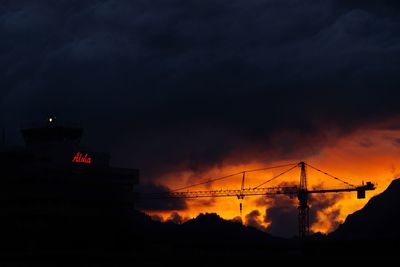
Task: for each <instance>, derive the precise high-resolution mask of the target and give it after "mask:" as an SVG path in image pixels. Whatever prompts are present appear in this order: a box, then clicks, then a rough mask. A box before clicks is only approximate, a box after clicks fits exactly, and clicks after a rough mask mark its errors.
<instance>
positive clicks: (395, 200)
mask: <svg viewBox="0 0 400 267" xmlns="http://www.w3.org/2000/svg"><path fill="white" fill-rule="evenodd" d="M399 205H400V179H396V180H393V181H392V183H391V184H390V185H389V187H388V188H387V189H386V190H385V191H384V192H383V193H381V194H379V195H377V196H374V197H373V198H371V199H370V200H369V201H368V203H367V204H366V205H365V207H364V208H362V209H361V210H358V211H356V212H354V213H353V214H351V215H349V216H348V217H347V218H346V220H345V222H344V223H343V224H342V225H340V226H339V227H338V229H337V230H336V231H335V232H333V233H332V234H330V237H331V238H334V239H346V240H357V239H370V240H379V239H381V240H400V209H399V208H398V207H399Z"/></svg>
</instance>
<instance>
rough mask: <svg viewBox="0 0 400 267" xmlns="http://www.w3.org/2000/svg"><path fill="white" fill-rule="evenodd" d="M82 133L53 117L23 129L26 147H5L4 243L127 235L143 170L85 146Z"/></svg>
mask: <svg viewBox="0 0 400 267" xmlns="http://www.w3.org/2000/svg"><path fill="white" fill-rule="evenodd" d="M82 133H83V130H82V129H81V128H79V127H63V126H59V125H57V123H56V122H55V121H54V120H52V119H49V121H48V124H47V125H45V126H44V127H32V128H27V129H23V130H22V135H23V138H24V141H25V147H24V148H21V149H14V150H8V151H7V150H6V151H2V152H1V153H0V167H1V169H0V172H1V181H0V226H1V228H2V229H1V230H0V231H1V232H3V233H2V236H6V239H4V238H3V241H0V242H1V243H2V244H3V245H4V243H3V242H6V244H5V245H6V246H8V245H10V246H13V244H14V246H17V247H24V248H25V247H29V248H31V249H32V248H34V247H36V246H45V247H52V246H54V245H55V244H56V246H65V245H67V246H70V247H79V246H83V247H85V244H84V243H85V242H86V243H87V242H92V243H96V242H98V241H99V240H103V241H104V242H111V243H113V242H112V241H110V240H112V239H115V242H119V240H120V237H121V236H124V235H127V231H129V229H130V223H131V216H132V213H133V209H134V201H135V193H134V185H135V184H137V183H138V182H139V171H138V170H137V169H124V168H115V167H111V166H110V165H109V158H110V157H109V154H108V153H98V152H93V151H88V150H83V149H81V147H80V145H79V143H80V139H81V136H82ZM5 240H6V241H5ZM96 240H97V241H96ZM93 241H94V242H93ZM115 242H114V243H115ZM29 243H31V244H29Z"/></svg>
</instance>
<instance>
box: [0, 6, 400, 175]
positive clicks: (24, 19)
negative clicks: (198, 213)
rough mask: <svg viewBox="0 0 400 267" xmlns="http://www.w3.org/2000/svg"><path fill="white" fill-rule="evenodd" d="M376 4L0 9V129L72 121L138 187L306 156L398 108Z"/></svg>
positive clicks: (395, 36)
mask: <svg viewBox="0 0 400 267" xmlns="http://www.w3.org/2000/svg"><path fill="white" fill-rule="evenodd" d="M347 2H348V3H347ZM380 2H381V4H378V2H377V1H334V0H327V1H317V0H303V1H292V0H291V1H289V0H279V1H278V0H265V1H259V0H250V1H242V0H221V1H211V0H204V1H194V0H190V1H182V0H171V1H161V0H155V1H128V0H121V1H107V0H93V1H50V0H47V1H45V0H38V1H2V2H1V3H0V34H1V41H0V88H1V92H0V109H1V112H0V122H1V124H2V125H3V126H4V127H6V128H7V133H8V135H9V138H8V139H9V140H10V142H11V141H13V140H14V142H16V140H15V139H16V138H15V137H13V135H16V132H17V129H18V127H19V125H20V124H23V123H25V122H31V121H35V120H39V119H41V118H43V117H44V116H46V115H47V114H56V115H58V118H59V119H60V120H64V121H77V122H80V123H81V124H82V125H83V126H85V129H86V132H85V139H84V141H85V143H86V144H87V145H90V146H95V147H96V148H97V149H98V150H111V152H112V153H113V158H112V160H113V163H114V164H116V165H124V166H132V167H138V168H140V169H141V173H142V174H143V175H142V179H150V178H151V179H153V178H154V177H157V175H159V174H163V173H168V172H170V171H174V170H181V169H188V168H190V169H192V170H194V171H196V170H198V169H199V168H206V167H207V166H210V165H214V164H219V163H220V162H221V160H222V159H225V158H226V157H233V158H234V159H235V160H237V161H238V162H242V163H243V162H245V161H246V160H253V159H254V158H266V157H268V158H269V159H285V158H287V157H300V158H301V157H304V156H305V155H310V154H315V153H318V150H319V148H320V146H322V145H323V144H325V143H327V142H328V141H329V140H327V139H328V137H327V136H326V135H325V133H326V132H328V131H330V130H331V129H332V128H333V129H335V132H336V133H338V134H339V135H341V134H346V133H348V132H350V131H351V130H353V129H357V128H359V127H363V126H365V125H367V124H368V123H370V122H375V121H380V120H382V119H383V118H387V117H390V116H391V115H393V114H396V113H398V112H399V111H400V106H399V105H398V100H397V99H398V97H399V93H398V85H399V79H400V78H399V76H398V72H399V68H400V67H399V66H400V64H399V63H400V45H399V44H400V42H399V38H400V37H399V36H400V34H399V33H400V20H399V18H398V16H397V13H396V12H391V13H390V14H389V13H387V12H378V11H376V10H389V9H394V8H398V4H397V1H384V2H382V1H380ZM371 6H373V7H379V8H371ZM329 138H331V137H329ZM250 156H251V157H250Z"/></svg>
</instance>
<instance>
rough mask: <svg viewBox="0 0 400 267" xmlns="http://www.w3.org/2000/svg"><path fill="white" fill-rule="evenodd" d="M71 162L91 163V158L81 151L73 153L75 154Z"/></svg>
mask: <svg viewBox="0 0 400 267" xmlns="http://www.w3.org/2000/svg"><path fill="white" fill-rule="evenodd" d="M72 162H73V163H85V164H92V158H91V157H89V156H88V154H87V153H86V154H82V153H81V152H78V153H76V154H75V156H74V157H73V158H72Z"/></svg>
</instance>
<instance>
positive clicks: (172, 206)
mask: <svg viewBox="0 0 400 267" xmlns="http://www.w3.org/2000/svg"><path fill="white" fill-rule="evenodd" d="M135 190H136V191H137V192H138V193H139V195H140V199H139V202H138V203H137V206H138V207H139V208H140V209H142V210H147V211H165V210H173V211H175V210H184V209H186V208H187V206H186V201H185V199H182V198H163V197H162V196H163V193H165V192H168V191H170V189H169V188H168V187H166V186H163V185H155V184H152V183H145V184H140V185H139V186H137V187H136V188H135ZM160 197H161V198H160Z"/></svg>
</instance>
